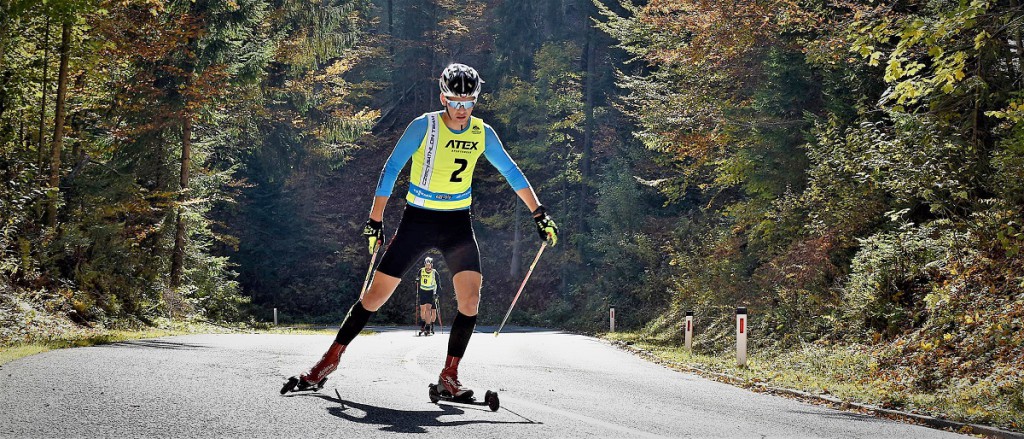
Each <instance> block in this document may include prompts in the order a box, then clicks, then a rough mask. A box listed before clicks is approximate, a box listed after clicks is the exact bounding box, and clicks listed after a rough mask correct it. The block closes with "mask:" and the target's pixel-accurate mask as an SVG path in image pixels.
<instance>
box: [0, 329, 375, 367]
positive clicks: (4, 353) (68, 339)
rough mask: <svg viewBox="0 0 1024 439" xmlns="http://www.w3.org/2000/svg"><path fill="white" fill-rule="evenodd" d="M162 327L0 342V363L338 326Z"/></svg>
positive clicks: (314, 331)
mask: <svg viewBox="0 0 1024 439" xmlns="http://www.w3.org/2000/svg"><path fill="white" fill-rule="evenodd" d="M161 325H162V326H164V327H162V328H144V329H136V330H113V329H84V330H81V331H76V332H72V333H66V334H61V335H58V336H51V337H49V338H47V339H44V340H38V341H32V342H27V343H17V344H13V345H9V346H2V345H0V366H2V365H4V364H7V363H9V362H11V361H14V360H17V359H19V358H24V357H28V356H30V355H35V354H40V353H43V352H48V351H52V350H55V349H65V348H74V347H86V346H97V345H104V344H111V343H120V342H123V341H129V340H139V339H144V338H157V337H170V336H175V335H190V334H230V333H256V334H286V335H334V334H336V333H337V332H338V330H337V329H333V328H324V327H320V326H315V325H293V326H278V327H273V326H261V327H248V326H238V327H227V326H220V325H214V324H210V323H201V322H200V323H197V322H162V323H161ZM375 333H376V332H374V331H369V330H363V331H362V332H360V333H359V334H360V335H372V334H375Z"/></svg>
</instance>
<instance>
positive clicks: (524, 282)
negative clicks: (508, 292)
mask: <svg viewBox="0 0 1024 439" xmlns="http://www.w3.org/2000/svg"><path fill="white" fill-rule="evenodd" d="M547 247H548V243H547V241H545V242H544V243H543V244H541V245H540V250H537V257H535V258H533V263H532V264H530V270H529V271H527V272H526V277H525V278H523V284H522V285H520V286H519V292H518V293H516V297H515V298H514V299H512V305H509V307H508V312H507V313H505V318H504V319H501V326H499V327H498V330H497V331H494V336H495V337H497V336H498V333H499V332H501V328H504V327H505V322H506V321H508V316H509V314H512V308H514V307H515V306H516V301H517V300H519V295H520V294H523V287H525V286H526V281H528V280H530V275H531V274H533V267H536V266H537V261H539V260H540V255H541V254H543V253H544V249H545V248H547Z"/></svg>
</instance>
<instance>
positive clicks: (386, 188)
mask: <svg viewBox="0 0 1024 439" xmlns="http://www.w3.org/2000/svg"><path fill="white" fill-rule="evenodd" d="M426 134H427V118H426V116H425V115H424V116H420V117H417V118H416V119H415V120H413V121H412V122H411V123H409V126H408V127H406V128H405V133H403V134H402V138H401V139H398V144H396V145H395V149H394V150H393V151H391V156H390V157H388V161H387V162H386V163H384V169H382V170H381V171H380V177H379V178H378V179H377V190H376V191H375V192H374V197H373V207H372V208H370V219H372V220H374V221H384V207H385V206H387V204H388V198H389V197H390V196H391V191H393V190H394V189H395V181H396V180H398V173H399V172H402V168H404V167H405V164H406V163H409V159H410V158H412V155H413V153H415V152H416V150H417V149H418V148H419V147H420V143H421V142H422V141H423V136H424V135H426Z"/></svg>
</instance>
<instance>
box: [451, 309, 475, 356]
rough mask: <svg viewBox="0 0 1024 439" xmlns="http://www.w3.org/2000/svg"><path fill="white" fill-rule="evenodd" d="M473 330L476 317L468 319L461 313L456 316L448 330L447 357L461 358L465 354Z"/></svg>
mask: <svg viewBox="0 0 1024 439" xmlns="http://www.w3.org/2000/svg"><path fill="white" fill-rule="evenodd" d="M475 328H476V316H473V317H470V316H467V315H465V314H463V313H461V312H460V313H458V314H456V315H455V319H454V320H452V327H451V329H449V330H448V332H449V334H450V335H449V336H448V355H450V356H452V357H458V358H462V356H463V355H465V354H466V346H468V345H469V337H470V336H472V335H473V329H475Z"/></svg>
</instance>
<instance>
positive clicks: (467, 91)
mask: <svg viewBox="0 0 1024 439" xmlns="http://www.w3.org/2000/svg"><path fill="white" fill-rule="evenodd" d="M437 82H438V84H439V85H440V86H441V94H443V95H445V97H450V98H454V97H470V98H473V99H476V97H477V96H480V85H481V84H483V83H484V80H483V79H480V74H479V73H477V72H476V69H474V68H472V67H470V66H467V65H465V64H459V63H453V64H448V67H445V68H444V71H443V72H441V77H440V78H438V80H437Z"/></svg>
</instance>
